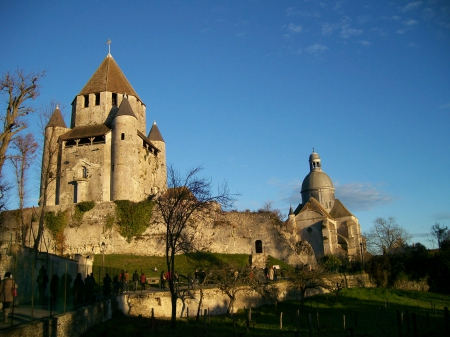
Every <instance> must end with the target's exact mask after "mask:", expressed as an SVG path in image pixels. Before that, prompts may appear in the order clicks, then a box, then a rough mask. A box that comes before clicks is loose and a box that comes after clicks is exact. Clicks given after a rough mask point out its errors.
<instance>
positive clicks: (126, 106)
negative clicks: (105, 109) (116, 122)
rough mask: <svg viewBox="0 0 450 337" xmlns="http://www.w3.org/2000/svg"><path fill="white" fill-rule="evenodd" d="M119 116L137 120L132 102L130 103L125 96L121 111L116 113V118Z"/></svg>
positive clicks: (120, 107)
mask: <svg viewBox="0 0 450 337" xmlns="http://www.w3.org/2000/svg"><path fill="white" fill-rule="evenodd" d="M117 116H133V117H134V118H136V119H137V117H136V115H135V114H134V112H133V108H132V107H131V105H130V102H128V97H127V96H123V99H122V103H120V106H119V110H117V113H116V117H117ZM114 118H115V117H114Z"/></svg>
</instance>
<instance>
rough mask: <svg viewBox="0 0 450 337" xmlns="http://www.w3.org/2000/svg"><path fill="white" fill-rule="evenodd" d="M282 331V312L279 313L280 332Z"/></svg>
mask: <svg viewBox="0 0 450 337" xmlns="http://www.w3.org/2000/svg"><path fill="white" fill-rule="evenodd" d="M282 329H283V312H280V330H282Z"/></svg>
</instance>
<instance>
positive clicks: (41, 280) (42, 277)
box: [36, 265, 48, 304]
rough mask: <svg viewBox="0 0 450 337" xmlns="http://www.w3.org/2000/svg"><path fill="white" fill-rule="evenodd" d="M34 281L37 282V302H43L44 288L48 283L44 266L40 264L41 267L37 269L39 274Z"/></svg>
mask: <svg viewBox="0 0 450 337" xmlns="http://www.w3.org/2000/svg"><path fill="white" fill-rule="evenodd" d="M36 283H37V284H38V290H39V303H40V304H44V301H45V290H46V289H47V283H48V275H47V270H46V269H45V266H44V265H42V267H41V269H39V275H38V277H37V279H36Z"/></svg>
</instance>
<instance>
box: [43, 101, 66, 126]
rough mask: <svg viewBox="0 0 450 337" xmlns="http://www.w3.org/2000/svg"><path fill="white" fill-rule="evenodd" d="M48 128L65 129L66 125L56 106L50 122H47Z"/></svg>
mask: <svg viewBox="0 0 450 337" xmlns="http://www.w3.org/2000/svg"><path fill="white" fill-rule="evenodd" d="M50 126H56V127H61V128H67V126H66V123H65V122H64V118H63V116H62V114H61V110H59V107H58V106H56V109H55V111H53V114H52V117H50V120H49V121H48V124H47V126H46V127H47V128H48V127H50Z"/></svg>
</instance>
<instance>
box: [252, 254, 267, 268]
mask: <svg viewBox="0 0 450 337" xmlns="http://www.w3.org/2000/svg"><path fill="white" fill-rule="evenodd" d="M267 256H268V255H267V254H256V253H252V255H251V265H252V268H254V267H256V268H265V267H266V263H267Z"/></svg>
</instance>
